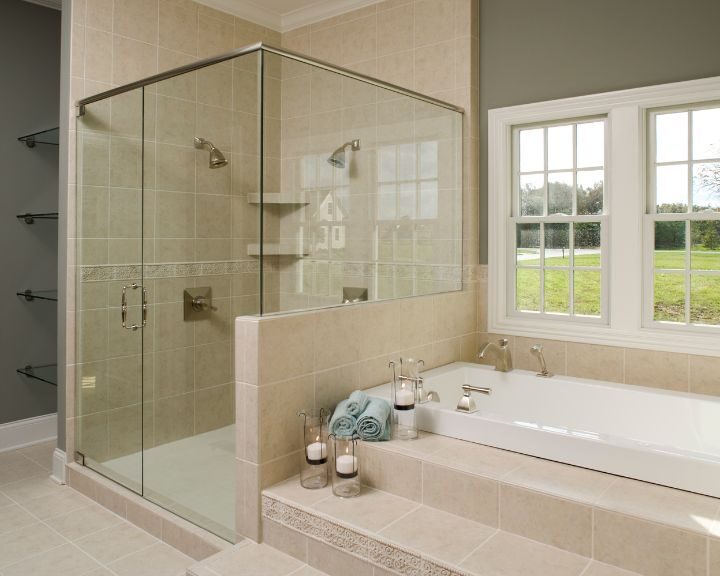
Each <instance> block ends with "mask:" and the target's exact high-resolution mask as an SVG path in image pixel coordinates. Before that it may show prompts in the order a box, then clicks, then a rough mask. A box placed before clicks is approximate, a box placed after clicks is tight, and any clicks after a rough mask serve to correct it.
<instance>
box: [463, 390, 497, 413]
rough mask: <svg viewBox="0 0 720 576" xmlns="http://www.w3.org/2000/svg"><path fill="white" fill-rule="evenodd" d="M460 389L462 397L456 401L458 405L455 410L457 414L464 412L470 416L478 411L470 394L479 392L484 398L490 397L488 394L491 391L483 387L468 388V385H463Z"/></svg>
mask: <svg viewBox="0 0 720 576" xmlns="http://www.w3.org/2000/svg"><path fill="white" fill-rule="evenodd" d="M462 389H463V395H462V397H461V398H460V400H458V405H457V408H455V410H457V411H458V412H465V413H467V414H472V413H473V412H477V410H478V409H477V405H476V404H475V400H474V399H473V397H472V396H471V393H472V392H479V393H480V394H485V395H486V396H490V394H492V390H491V389H490V388H485V387H484V386H470V385H468V384H463V387H462Z"/></svg>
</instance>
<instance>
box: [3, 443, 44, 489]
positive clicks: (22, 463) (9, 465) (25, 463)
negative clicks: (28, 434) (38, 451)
mask: <svg viewBox="0 0 720 576" xmlns="http://www.w3.org/2000/svg"><path fill="white" fill-rule="evenodd" d="M46 472H47V471H46V470H45V468H43V467H42V466H40V464H38V463H37V462H33V461H32V460H30V458H26V457H25V456H23V455H22V454H18V453H17V452H15V451H13V452H4V453H1V454H0V486H2V485H4V484H9V483H10V482H16V481H17V480H23V479H25V478H30V477H31V476H36V475H38V474H44V473H46Z"/></svg>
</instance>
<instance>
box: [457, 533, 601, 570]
mask: <svg viewBox="0 0 720 576" xmlns="http://www.w3.org/2000/svg"><path fill="white" fill-rule="evenodd" d="M587 563H588V559H587V558H583V557H582V556H577V555H576V554H571V553H570V552H565V551H563V550H559V549H557V548H552V547H550V546H545V545H543V544H538V543H537V542H532V541H531V540H526V539H525V538H521V537H519V536H514V535H512V534H507V533H506V532H499V533H498V534H496V535H495V536H493V537H492V538H490V540H488V541H487V542H486V543H485V544H483V545H482V546H481V547H480V548H479V549H478V550H477V551H476V552H473V553H472V554H471V555H470V556H469V557H468V558H467V559H466V560H465V561H464V562H463V563H462V565H461V566H462V567H463V568H465V569H467V570H471V571H473V572H476V573H477V574H482V575H483V576H550V575H552V576H579V574H580V573H581V572H582V571H583V569H584V568H585V566H586V565H587Z"/></svg>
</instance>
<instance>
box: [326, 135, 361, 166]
mask: <svg viewBox="0 0 720 576" xmlns="http://www.w3.org/2000/svg"><path fill="white" fill-rule="evenodd" d="M348 146H350V148H351V150H360V140H351V141H350V142H345V144H343V145H342V146H340V148H338V149H337V150H335V152H333V153H332V155H331V156H330V158H328V162H329V163H330V165H331V166H335V168H345V148H347V147H348Z"/></svg>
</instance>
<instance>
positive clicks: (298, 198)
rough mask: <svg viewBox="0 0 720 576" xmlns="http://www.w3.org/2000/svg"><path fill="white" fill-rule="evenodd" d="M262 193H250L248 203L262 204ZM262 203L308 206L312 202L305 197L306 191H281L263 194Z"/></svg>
mask: <svg viewBox="0 0 720 576" xmlns="http://www.w3.org/2000/svg"><path fill="white" fill-rule="evenodd" d="M260 203H261V202H260V194H248V204H260ZM262 204H288V205H292V204H295V205H299V206H306V205H308V204H310V202H309V201H308V200H307V199H306V198H305V193H304V192H298V193H296V194H294V193H290V192H280V193H271V194H263V195H262Z"/></svg>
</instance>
